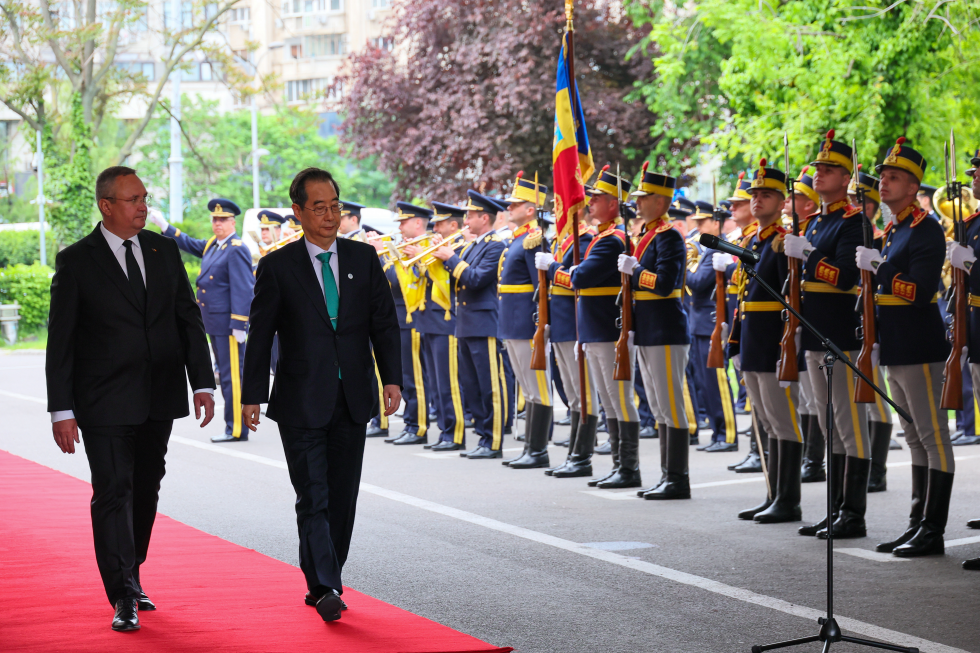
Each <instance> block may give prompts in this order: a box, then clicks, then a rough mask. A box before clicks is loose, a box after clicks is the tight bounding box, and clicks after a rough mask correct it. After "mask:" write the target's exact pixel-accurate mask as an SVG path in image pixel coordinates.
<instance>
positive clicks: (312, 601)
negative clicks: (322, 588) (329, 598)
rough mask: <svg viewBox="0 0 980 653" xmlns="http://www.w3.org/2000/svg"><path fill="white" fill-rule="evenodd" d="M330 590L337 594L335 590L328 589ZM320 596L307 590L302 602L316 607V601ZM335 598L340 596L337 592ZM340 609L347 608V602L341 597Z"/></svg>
mask: <svg viewBox="0 0 980 653" xmlns="http://www.w3.org/2000/svg"><path fill="white" fill-rule="evenodd" d="M330 591H331V592H333V593H334V594H337V590H330ZM320 598H321V597H319V596H317V595H316V594H314V593H313V592H307V593H306V598H305V599H304V600H303V602H304V603H306V605H309V606H312V607H316V604H317V601H319V600H320ZM337 598H340V595H339V594H337ZM340 609H341V610H346V609H347V604H346V603H344V600H343V599H340Z"/></svg>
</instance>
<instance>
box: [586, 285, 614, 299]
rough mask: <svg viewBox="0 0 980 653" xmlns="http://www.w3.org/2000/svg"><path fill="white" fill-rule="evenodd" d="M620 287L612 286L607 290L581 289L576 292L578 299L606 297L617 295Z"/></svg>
mask: <svg viewBox="0 0 980 653" xmlns="http://www.w3.org/2000/svg"><path fill="white" fill-rule="evenodd" d="M621 289H622V286H613V287H607V288H583V289H582V290H579V291H578V294H579V297H608V296H610V295H618V294H619V291H620V290H621Z"/></svg>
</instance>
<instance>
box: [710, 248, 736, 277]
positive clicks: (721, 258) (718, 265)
mask: <svg viewBox="0 0 980 653" xmlns="http://www.w3.org/2000/svg"><path fill="white" fill-rule="evenodd" d="M734 262H735V259H734V258H732V255H731V254H726V253H725V252H715V253H714V256H712V257H711V267H713V268H714V269H715V272H724V271H726V270H727V269H728V266H729V265H731V264H732V263H734Z"/></svg>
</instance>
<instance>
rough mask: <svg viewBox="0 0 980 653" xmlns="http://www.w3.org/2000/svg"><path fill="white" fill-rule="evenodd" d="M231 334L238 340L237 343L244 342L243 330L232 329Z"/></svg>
mask: <svg viewBox="0 0 980 653" xmlns="http://www.w3.org/2000/svg"><path fill="white" fill-rule="evenodd" d="M231 335H233V336H235V340H237V341H238V344H242V343H243V342H245V332H244V331H242V330H241V329H232V330H231Z"/></svg>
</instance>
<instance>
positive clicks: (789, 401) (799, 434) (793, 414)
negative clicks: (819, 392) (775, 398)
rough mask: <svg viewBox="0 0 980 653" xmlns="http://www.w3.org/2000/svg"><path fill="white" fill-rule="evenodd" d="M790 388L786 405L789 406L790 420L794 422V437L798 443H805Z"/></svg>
mask: <svg viewBox="0 0 980 653" xmlns="http://www.w3.org/2000/svg"><path fill="white" fill-rule="evenodd" d="M790 390H791V388H790V386H786V403H787V404H789V419H790V421H792V422H793V435H794V436H796V441H797V442H800V443H802V442H803V432H802V431H800V425H799V423H798V422H797V419H796V406H795V405H793V395H792V394H790Z"/></svg>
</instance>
